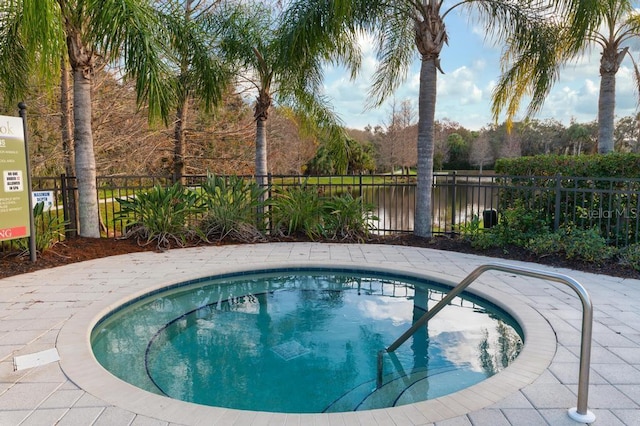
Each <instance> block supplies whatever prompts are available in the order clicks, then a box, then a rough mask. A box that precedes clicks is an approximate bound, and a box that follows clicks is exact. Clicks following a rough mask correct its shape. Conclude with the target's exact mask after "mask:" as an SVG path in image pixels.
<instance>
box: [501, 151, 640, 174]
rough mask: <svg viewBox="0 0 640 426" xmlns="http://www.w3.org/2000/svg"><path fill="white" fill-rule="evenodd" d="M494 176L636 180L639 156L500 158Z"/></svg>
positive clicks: (639, 161) (616, 154)
mask: <svg viewBox="0 0 640 426" xmlns="http://www.w3.org/2000/svg"><path fill="white" fill-rule="evenodd" d="M495 171H496V173H497V174H504V175H512V176H555V175H558V174H561V175H563V176H577V177H591V178H609V177H616V178H638V177H640V154H626V153H610V154H605V155H603V154H595V155H574V156H571V155H536V156H533V157H520V158H501V159H498V160H497V161H496V166H495Z"/></svg>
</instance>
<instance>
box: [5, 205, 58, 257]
mask: <svg viewBox="0 0 640 426" xmlns="http://www.w3.org/2000/svg"><path fill="white" fill-rule="evenodd" d="M33 221H34V228H35V239H36V251H38V252H40V253H42V252H44V251H46V250H49V249H50V248H52V247H53V246H54V245H56V244H57V243H58V242H59V241H62V240H63V239H64V234H65V228H66V226H67V225H68V222H65V221H64V219H62V218H61V217H59V216H57V215H51V214H49V213H46V212H45V211H44V202H43V201H41V202H39V203H37V204H36V205H35V206H33ZM16 245H17V246H18V249H19V250H20V251H21V252H23V253H27V252H28V251H29V238H19V239H17V240H16Z"/></svg>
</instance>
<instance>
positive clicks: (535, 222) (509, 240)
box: [468, 200, 549, 249]
mask: <svg viewBox="0 0 640 426" xmlns="http://www.w3.org/2000/svg"><path fill="white" fill-rule="evenodd" d="M478 227H479V224H478ZM548 232H549V225H548V224H547V221H546V220H545V219H544V218H543V217H541V216H540V214H539V212H537V211H535V210H531V209H528V208H526V207H525V205H524V204H523V203H522V201H521V200H515V202H514V205H513V206H512V207H509V208H505V209H504V210H503V212H502V213H501V214H500V217H499V222H498V224H497V225H496V226H494V227H493V228H490V229H487V230H485V231H484V232H479V230H478V232H471V233H469V234H468V235H469V238H470V239H471V245H472V246H473V247H475V248H480V249H486V248H491V247H503V248H504V247H506V246H508V245H516V246H519V247H525V246H526V244H527V243H528V242H529V240H531V239H532V238H535V237H536V236H538V235H540V234H541V233H542V234H545V233H548Z"/></svg>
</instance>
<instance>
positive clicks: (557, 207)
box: [553, 173, 562, 231]
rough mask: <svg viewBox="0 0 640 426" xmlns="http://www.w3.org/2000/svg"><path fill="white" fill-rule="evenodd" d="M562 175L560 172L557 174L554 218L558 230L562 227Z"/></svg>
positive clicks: (555, 228)
mask: <svg viewBox="0 0 640 426" xmlns="http://www.w3.org/2000/svg"><path fill="white" fill-rule="evenodd" d="M561 177H562V175H561V174H560V173H557V174H556V205H555V218H554V219H553V230H554V231H557V230H558V229H560V202H561V200H562V197H561V196H560V191H561V190H562V180H561Z"/></svg>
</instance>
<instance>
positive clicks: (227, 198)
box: [200, 174, 266, 242]
mask: <svg viewBox="0 0 640 426" xmlns="http://www.w3.org/2000/svg"><path fill="white" fill-rule="evenodd" d="M265 192H266V190H265V189H263V188H261V187H260V185H258V184H257V183H256V182H254V181H250V180H246V179H243V178H241V177H238V176H229V177H222V176H215V175H210V174H209V175H207V180H206V181H205V183H204V184H203V185H202V194H201V196H202V203H203V208H204V211H205V216H204V218H203V219H202V221H201V222H200V228H201V229H202V231H203V234H204V236H205V238H207V239H208V240H210V239H216V240H223V239H224V238H230V239H232V240H236V241H243V242H255V241H259V240H261V239H263V238H264V235H263V233H262V231H264V229H263V228H264V225H263V224H260V225H261V227H258V212H259V211H261V207H262V206H263V203H262V197H263V195H264V193H265ZM261 228H262V231H261Z"/></svg>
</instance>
